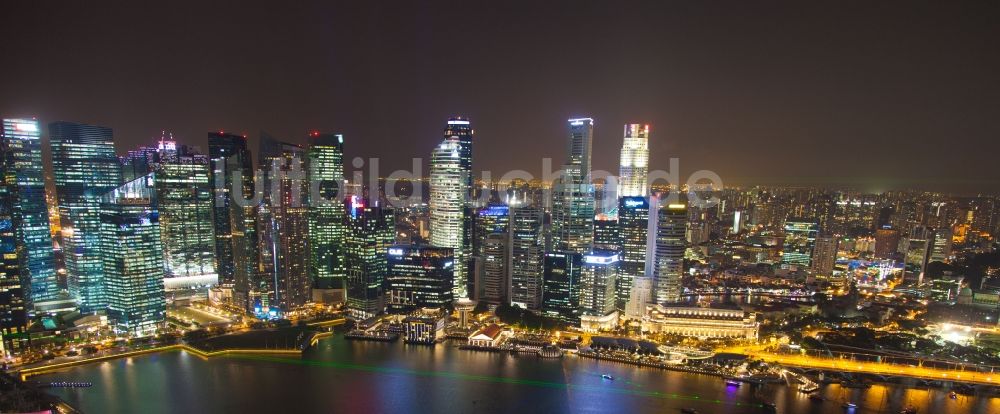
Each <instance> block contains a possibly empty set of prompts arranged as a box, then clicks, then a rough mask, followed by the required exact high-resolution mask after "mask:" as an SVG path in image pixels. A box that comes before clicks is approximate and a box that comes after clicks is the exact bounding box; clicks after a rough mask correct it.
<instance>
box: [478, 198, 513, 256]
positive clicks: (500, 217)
mask: <svg viewBox="0 0 1000 414" xmlns="http://www.w3.org/2000/svg"><path fill="white" fill-rule="evenodd" d="M509 223H510V208H509V207H508V206H506V205H490V206H487V207H484V208H482V209H480V210H479V211H478V212H477V213H476V218H475V222H474V225H473V232H472V233H473V238H472V255H473V256H477V257H482V256H483V251H484V249H483V248H484V247H485V245H486V238H487V237H489V236H490V235H491V234H493V233H504V234H506V233H507V230H508V226H509Z"/></svg>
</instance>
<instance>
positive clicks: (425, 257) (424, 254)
mask: <svg viewBox="0 0 1000 414" xmlns="http://www.w3.org/2000/svg"><path fill="white" fill-rule="evenodd" d="M388 252H389V253H388V265H389V268H388V269H389V270H388V273H387V275H386V290H387V292H386V293H387V295H388V298H387V299H388V300H387V302H388V303H387V304H386V307H387V308H388V311H389V312H392V313H409V312H412V311H414V310H416V309H418V308H444V307H446V306H449V305H451V302H452V301H453V300H454V296H452V286H453V285H454V282H453V281H452V279H454V278H455V274H454V271H455V258H454V257H453V256H452V254H451V249H448V248H444V247H432V246H419V245H395V246H392V247H390V248H389V250H388Z"/></svg>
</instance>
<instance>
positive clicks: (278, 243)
mask: <svg viewBox="0 0 1000 414" xmlns="http://www.w3.org/2000/svg"><path fill="white" fill-rule="evenodd" d="M282 149H283V151H282V154H281V157H280V158H278V159H277V161H278V162H277V163H276V164H273V165H276V166H277V169H272V171H271V173H272V175H271V180H272V181H271V184H272V186H274V187H273V188H275V189H277V191H276V192H275V194H272V196H271V199H270V201H271V203H270V207H271V211H272V214H273V220H272V223H273V225H274V227H273V228H272V231H273V233H272V234H274V235H275V237H274V239H273V240H275V248H274V250H273V251H274V256H273V257H274V262H275V264H276V267H275V275H276V279H275V302H276V303H277V305H278V306H279V307H281V309H282V310H283V311H285V312H287V311H290V310H293V309H296V308H298V307H301V306H302V305H305V304H306V302H308V301H309V300H310V299H311V298H312V290H311V289H312V280H311V279H310V278H309V253H310V249H309V204H308V196H309V185H308V184H309V182H308V177H307V176H306V173H305V169H304V168H303V167H304V162H305V159H304V155H305V154H304V150H303V149H302V147H300V146H298V145H293V144H284V145H283V146H282ZM275 197H277V199H275Z"/></svg>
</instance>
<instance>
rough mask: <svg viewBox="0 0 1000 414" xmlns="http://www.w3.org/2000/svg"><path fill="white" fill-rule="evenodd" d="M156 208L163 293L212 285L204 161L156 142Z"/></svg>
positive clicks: (214, 278)
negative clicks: (161, 247) (158, 157)
mask: <svg viewBox="0 0 1000 414" xmlns="http://www.w3.org/2000/svg"><path fill="white" fill-rule="evenodd" d="M160 151H161V152H160V162H159V164H158V166H157V168H156V174H155V185H156V198H157V205H156V210H157V211H158V213H159V222H160V235H161V237H162V238H163V241H162V245H163V262H164V263H163V264H164V268H165V275H164V276H165V279H164V286H165V288H166V289H168V290H174V289H191V288H200V287H207V286H211V285H215V284H217V283H218V282H219V274H218V273H217V272H216V271H215V229H214V225H213V221H212V202H213V199H212V191H211V186H210V183H209V167H208V157H207V156H205V155H202V154H196V153H194V152H193V151H189V150H187V149H186V148H183V147H182V148H178V147H177V145H176V143H174V142H172V141H161V142H160Z"/></svg>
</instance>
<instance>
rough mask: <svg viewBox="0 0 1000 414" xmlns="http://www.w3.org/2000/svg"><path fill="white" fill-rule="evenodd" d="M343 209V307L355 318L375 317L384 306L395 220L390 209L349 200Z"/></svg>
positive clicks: (353, 198)
mask: <svg viewBox="0 0 1000 414" xmlns="http://www.w3.org/2000/svg"><path fill="white" fill-rule="evenodd" d="M348 203H349V204H348V206H347V211H348V214H347V237H346V238H345V239H344V265H345V268H346V269H347V280H346V282H347V308H348V310H349V311H350V313H351V315H352V316H354V317H355V318H358V319H365V318H370V317H372V316H375V315H378V314H379V313H381V312H382V309H383V308H384V307H385V291H384V287H385V285H384V283H385V277H386V273H387V272H388V266H389V265H388V262H387V258H386V255H387V253H388V250H389V247H390V246H392V244H393V242H394V241H395V234H396V229H395V223H396V222H395V217H394V212H393V210H392V209H390V208H384V207H378V206H373V205H368V204H366V203H365V202H364V201H362V200H361V199H359V198H357V197H352V198H351V199H350V200H349V201H348Z"/></svg>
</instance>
